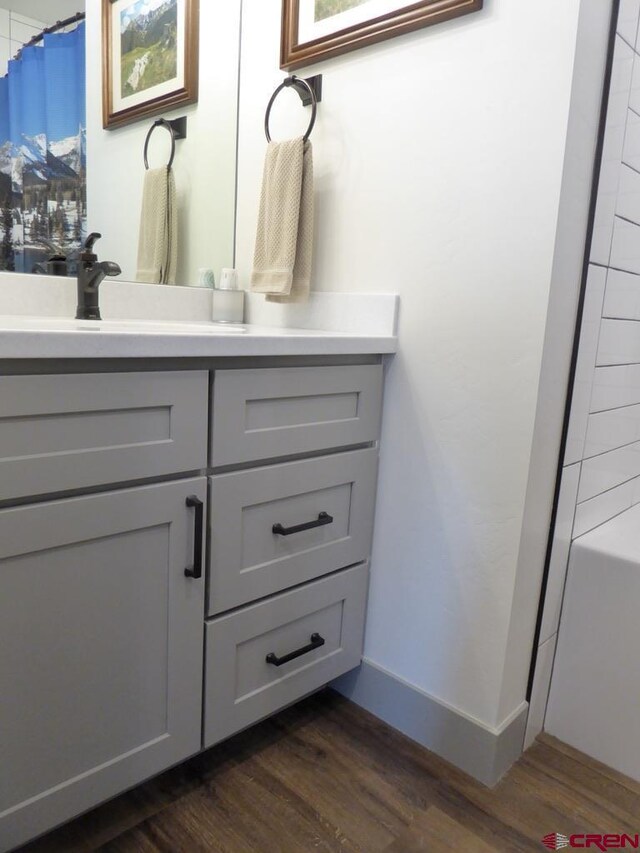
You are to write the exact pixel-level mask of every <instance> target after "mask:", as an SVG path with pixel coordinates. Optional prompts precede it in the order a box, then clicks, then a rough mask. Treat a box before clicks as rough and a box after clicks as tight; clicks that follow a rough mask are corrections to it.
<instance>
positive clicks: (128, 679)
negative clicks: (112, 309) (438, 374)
mask: <svg viewBox="0 0 640 853" xmlns="http://www.w3.org/2000/svg"><path fill="white" fill-rule="evenodd" d="M1 325H2V324H1V323H0V326H1ZM7 325H9V326H10V325H11V324H5V328H4V329H2V330H1V331H0V683H1V684H2V701H1V702H0V733H1V734H0V766H1V768H2V770H1V772H0V850H2V851H7V850H11V849H12V848H14V847H15V846H17V845H19V844H21V843H24V842H26V841H27V840H29V839H31V838H34V837H36V836H38V835H39V834H41V833H43V832H45V831H47V830H48V829H51V828H53V827H54V826H56V825H57V824H59V823H61V822H64V821H65V820H68V819H70V818H72V817H74V816H75V815H78V814H80V813H81V812H83V811H85V810H87V809H90V808H92V807H93V806H95V805H97V804H98V803H100V802H102V801H104V800H106V799H108V798H109V797H112V796H115V795H116V794H118V793H120V792H122V791H125V790H126V789H128V788H131V787H132V786H135V785H136V784H138V783H140V782H142V781H143V780H145V779H147V778H148V777H150V776H152V775H154V774H157V773H160V772H161V771H163V770H165V769H166V768H168V767H170V766H172V765H174V764H176V763H178V762H180V761H182V760H184V759H186V758H188V757H189V756H191V755H193V754H194V753H197V752H198V751H199V750H201V749H207V748H208V747H211V746H213V745H214V744H216V743H218V742H219V741H221V740H223V739H225V738H227V737H229V736H230V735H232V734H234V733H235V732H238V731H240V730H242V729H244V728H246V727H247V726H250V725H251V724H252V723H255V722H256V721H258V720H260V719H262V718H264V717H265V716H267V715H269V714H271V713H273V712H275V711H276V710H278V709H280V708H282V707H284V706H286V705H288V704H290V703H292V702H295V701H296V700H298V699H300V698H301V697H303V696H305V695H307V694H308V693H310V692H312V691H314V690H316V689H318V688H320V687H321V686H323V685H324V684H326V683H327V682H329V681H331V680H332V679H333V678H335V677H336V676H338V675H340V674H342V673H344V672H345V671H347V670H349V669H352V668H353V667H355V666H357V665H358V663H359V662H360V657H361V651H362V643H363V632H364V623H365V610H366V599H367V587H368V560H369V554H370V547H371V536H372V526H373V516H374V502H375V488H376V472H377V463H378V438H379V429H380V414H381V401H382V386H383V365H382V354H383V353H385V352H392V351H393V350H394V349H395V339H394V338H392V337H387V338H382V337H380V338H370V337H366V336H356V335H347V334H342V335H340V334H323V333H320V332H304V331H302V332H293V331H291V330H286V331H280V332H279V331H278V330H275V329H264V330H256V329H251V327H247V328H245V329H240V330H237V331H236V332H234V330H230V331H228V332H227V333H226V334H225V333H222V334H216V333H215V332H214V331H213V327H211V326H208V327H207V326H205V325H204V324H203V325H202V327H201V328H199V329H198V328H197V327H196V326H191V327H189V326H188V325H187V324H185V328H184V329H177V328H176V327H175V326H174V327H173V328H171V327H170V325H168V324H166V325H165V326H163V324H161V323H158V324H147V325H146V326H145V324H135V323H132V324H130V327H128V326H127V324H126V323H119V324H118V323H115V324H108V323H104V324H98V325H96V324H94V325H93V326H91V325H89V324H81V323H80V324H78V323H73V322H66V321H63V320H51V321H35V320H29V319H28V318H25V319H23V320H20V319H19V318H17V319H16V320H15V322H14V326H15V328H7V327H6V326H7ZM141 330H142V331H141ZM34 335H35V336H37V337H38V340H37V349H36V348H34V341H35V339H34ZM28 351H31V352H34V351H37V352H38V353H39V354H40V355H41V356H42V354H45V356H46V357H39V358H38V359H33V358H28V357H25V353H26V352H28ZM123 354H124V356H123Z"/></svg>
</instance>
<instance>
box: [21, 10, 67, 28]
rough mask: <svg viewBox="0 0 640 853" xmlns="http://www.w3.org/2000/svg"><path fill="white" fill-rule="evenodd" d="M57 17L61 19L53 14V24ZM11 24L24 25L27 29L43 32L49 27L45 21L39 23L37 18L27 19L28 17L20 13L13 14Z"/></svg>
mask: <svg viewBox="0 0 640 853" xmlns="http://www.w3.org/2000/svg"><path fill="white" fill-rule="evenodd" d="M56 17H58V18H59V17H60V15H56V13H55V12H53V14H52V18H51V23H53V22H54V19H55V18H56ZM11 23H12V24H13V23H16V24H24V25H25V26H27V27H31V28H32V29H34V30H43V29H44V28H45V27H46V26H47V25H46V24H45V23H44V21H38V20H36V19H35V18H27V16H26V15H21V14H20V13H19V12H11Z"/></svg>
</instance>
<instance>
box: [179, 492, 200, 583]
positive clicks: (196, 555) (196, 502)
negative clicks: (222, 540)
mask: <svg viewBox="0 0 640 853" xmlns="http://www.w3.org/2000/svg"><path fill="white" fill-rule="evenodd" d="M187 506H188V507H189V508H190V509H195V511H196V529H195V533H194V542H193V566H191V567H190V568H188V569H185V570H184V573H185V576H186V577H188V578H193V579H194V580H198V579H199V578H201V577H202V532H203V530H204V503H203V502H202V501H201V500H200V498H197V497H196V496H195V495H189V497H188V498H187Z"/></svg>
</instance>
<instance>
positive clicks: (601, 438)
mask: <svg viewBox="0 0 640 853" xmlns="http://www.w3.org/2000/svg"><path fill="white" fill-rule="evenodd" d="M635 441H640V405H638V406H623V407H622V408H621V409H610V410H609V411H608V412H598V413H597V414H593V415H590V416H589V426H588V428H587V439H586V441H585V445H584V456H585V459H589V458H590V457H592V456H596V455H598V454H600V453H607V452H608V451H610V450H615V449H616V448H618V447H624V446H625V445H626V444H633V442H635Z"/></svg>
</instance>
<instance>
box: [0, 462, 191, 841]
mask: <svg viewBox="0 0 640 853" xmlns="http://www.w3.org/2000/svg"><path fill="white" fill-rule="evenodd" d="M191 496H196V497H198V498H199V499H200V500H202V501H203V502H204V501H205V500H206V480H205V479H204V478H202V477H200V478H197V479H188V480H182V481H178V482H173V483H162V484H159V485H151V486H147V487H143V488H132V489H128V490H122V491H115V492H106V493H102V494H97V495H89V496H85V497H81V498H72V499H66V500H65V499H63V500H58V501H53V502H47V503H39V504H36V505H32V506H24V507H17V508H12V509H4V510H1V511H0V630H1V632H2V642H1V643H0V685H2V687H1V691H2V693H1V700H0V850H3V851H5V850H10V849H12V848H13V847H14V846H16V845H17V844H19V843H22V842H24V841H26V840H27V839H29V838H31V837H34V836H35V835H38V834H39V833H41V832H44V831H46V830H47V829H49V828H51V827H52V826H55V825H56V824H58V823H60V822H61V821H62V820H65V819H68V818H71V817H73V816H74V815H76V814H79V813H81V812H82V811H84V810H86V809H88V808H90V807H92V806H94V805H95V804H96V803H98V802H100V801H102V800H105V799H107V798H109V797H112V796H114V795H115V794H117V793H118V792H120V791H123V790H126V789H127V788H130V787H131V786H133V785H135V784H136V783H138V782H141V781H143V780H144V779H146V778H148V777H149V776H152V775H153V774H155V773H159V772H160V771H162V770H164V769H165V768H167V767H169V766H171V765H172V764H175V763H176V762H179V761H180V760H182V759H184V758H187V757H188V756H190V755H192V754H193V753H195V752H197V751H198V750H199V749H200V745H201V719H202V667H203V619H202V615H203V608H204V583H203V580H197V579H196V580H194V579H191V578H188V577H186V576H185V568H188V567H189V566H190V565H191V564H192V562H193V558H194V545H195V542H194V530H195V526H194V509H193V508H191V507H189V506H188V505H187V498H190V497H191Z"/></svg>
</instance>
